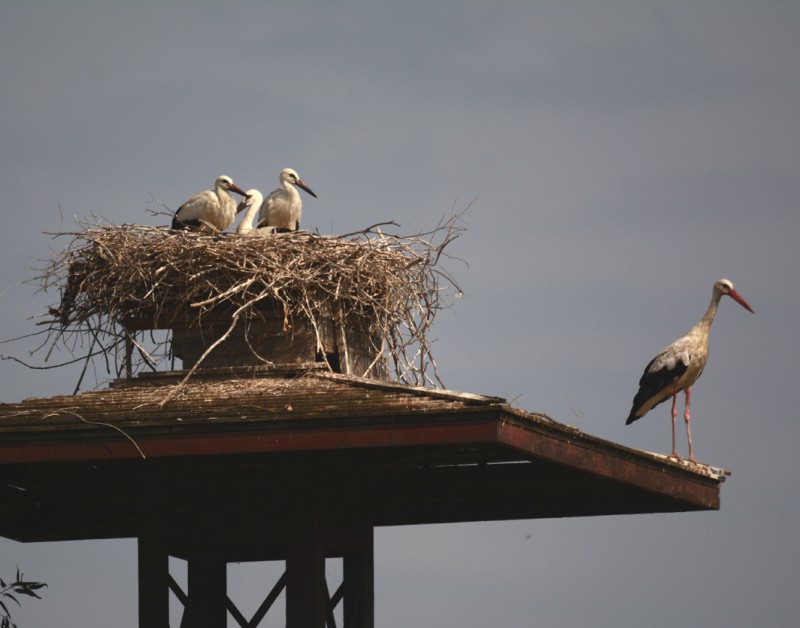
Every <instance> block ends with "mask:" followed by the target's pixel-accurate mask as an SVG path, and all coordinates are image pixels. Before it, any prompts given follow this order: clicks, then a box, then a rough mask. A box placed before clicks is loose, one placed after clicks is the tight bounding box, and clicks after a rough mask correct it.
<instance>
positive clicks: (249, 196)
mask: <svg viewBox="0 0 800 628" xmlns="http://www.w3.org/2000/svg"><path fill="white" fill-rule="evenodd" d="M263 202H264V195H263V194H262V193H261V192H259V191H258V190H256V189H250V190H247V192H245V193H244V195H243V196H242V201H241V202H240V203H239V205H238V206H237V207H236V213H237V214H238V213H239V212H240V211H242V210H245V209H247V208H248V207H261V203H263Z"/></svg>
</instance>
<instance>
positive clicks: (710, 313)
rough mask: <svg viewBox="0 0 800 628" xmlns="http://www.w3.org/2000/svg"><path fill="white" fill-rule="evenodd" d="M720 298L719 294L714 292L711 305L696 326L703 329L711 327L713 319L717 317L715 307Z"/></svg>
mask: <svg viewBox="0 0 800 628" xmlns="http://www.w3.org/2000/svg"><path fill="white" fill-rule="evenodd" d="M721 298H722V294H721V293H717V292H715V293H714V294H713V296H712V297H711V303H709V304H708V309H707V310H706V313H705V314H704V315H703V318H701V319H700V322H699V323H697V325H698V326H703V327H706V328H708V327H711V323H713V322H714V317H715V316H716V315H717V306H718V305H719V300H720V299H721Z"/></svg>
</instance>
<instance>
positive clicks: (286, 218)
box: [258, 168, 317, 232]
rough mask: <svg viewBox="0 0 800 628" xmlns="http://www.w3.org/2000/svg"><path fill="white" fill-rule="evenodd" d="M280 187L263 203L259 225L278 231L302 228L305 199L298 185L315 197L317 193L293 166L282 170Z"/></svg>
mask: <svg viewBox="0 0 800 628" xmlns="http://www.w3.org/2000/svg"><path fill="white" fill-rule="evenodd" d="M280 181H281V185H282V186H283V187H279V188H277V189H276V190H273V191H272V192H270V193H269V196H267V198H266V199H265V200H264V203H263V204H262V205H261V211H260V212H259V213H258V226H259V227H274V228H275V230H276V231H281V232H283V231H297V230H298V229H299V228H300V216H301V215H302V213H303V200H302V199H301V198H300V192H298V191H297V188H295V187H294V186H297V187H299V188H302V189H304V190H305V191H306V192H308V193H309V194H311V196H313V197H314V198H317V195H316V194H314V192H312V191H311V188H310V187H308V186H307V185H306V184H305V183H304V182H303V181H302V180H301V179H300V175H298V174H297V172H296V171H294V170H292V169H291V168H284V169H283V170H281V174H280Z"/></svg>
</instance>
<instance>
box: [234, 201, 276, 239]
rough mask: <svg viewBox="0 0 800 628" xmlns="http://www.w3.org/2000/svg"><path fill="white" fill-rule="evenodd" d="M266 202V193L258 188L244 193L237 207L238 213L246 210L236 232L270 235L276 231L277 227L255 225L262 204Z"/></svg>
mask: <svg viewBox="0 0 800 628" xmlns="http://www.w3.org/2000/svg"><path fill="white" fill-rule="evenodd" d="M263 202H264V195H263V194H262V193H261V192H259V191H258V190H247V192H245V193H244V198H242V202H241V203H239V206H238V207H237V208H236V213H239V212H240V211H242V210H246V211H245V213H244V216H242V219H241V220H240V221H239V225H238V226H237V227H236V233H238V234H239V235H246V236H268V235H271V234H273V233H275V227H260V228H256V227H254V226H253V221H254V220H255V218H256V214H258V212H259V210H260V209H261V204H262V203H263Z"/></svg>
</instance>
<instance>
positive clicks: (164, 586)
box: [138, 532, 169, 628]
mask: <svg viewBox="0 0 800 628" xmlns="http://www.w3.org/2000/svg"><path fill="white" fill-rule="evenodd" d="M138 542H139V548H138V553H139V628H169V582H168V578H169V555H168V553H167V549H166V545H165V544H164V542H163V539H161V537H160V536H159V535H158V534H157V533H155V532H146V533H144V534H141V535H140V536H139V540H138Z"/></svg>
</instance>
